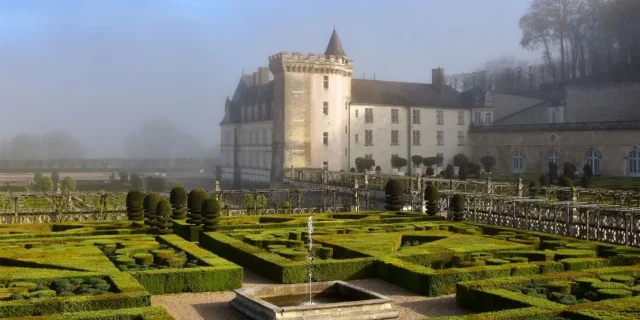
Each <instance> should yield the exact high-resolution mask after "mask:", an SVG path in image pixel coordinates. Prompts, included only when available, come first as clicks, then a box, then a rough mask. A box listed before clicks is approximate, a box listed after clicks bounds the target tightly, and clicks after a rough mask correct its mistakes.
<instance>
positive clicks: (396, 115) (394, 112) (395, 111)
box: [391, 109, 400, 123]
mask: <svg viewBox="0 0 640 320" xmlns="http://www.w3.org/2000/svg"><path fill="white" fill-rule="evenodd" d="M399 122H400V116H399V113H398V109H391V123H399Z"/></svg>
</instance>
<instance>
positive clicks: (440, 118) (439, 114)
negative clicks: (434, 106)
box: [436, 110, 444, 124]
mask: <svg viewBox="0 0 640 320" xmlns="http://www.w3.org/2000/svg"><path fill="white" fill-rule="evenodd" d="M436 118H437V124H444V111H442V110H438V111H436Z"/></svg>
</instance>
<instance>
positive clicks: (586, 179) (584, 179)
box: [580, 175, 591, 189]
mask: <svg viewBox="0 0 640 320" xmlns="http://www.w3.org/2000/svg"><path fill="white" fill-rule="evenodd" d="M580 185H581V186H582V187H583V188H585V189H589V186H590V185H591V179H589V177H587V176H586V175H583V176H582V177H580Z"/></svg>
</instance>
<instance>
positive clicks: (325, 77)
mask: <svg viewBox="0 0 640 320" xmlns="http://www.w3.org/2000/svg"><path fill="white" fill-rule="evenodd" d="M324 88H325V89H329V76H324Z"/></svg>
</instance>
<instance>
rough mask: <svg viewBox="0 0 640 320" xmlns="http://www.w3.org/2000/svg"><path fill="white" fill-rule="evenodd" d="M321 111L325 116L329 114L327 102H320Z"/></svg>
mask: <svg viewBox="0 0 640 320" xmlns="http://www.w3.org/2000/svg"><path fill="white" fill-rule="evenodd" d="M322 113H324V115H325V116H328V115H329V102H326V101H325V102H323V103H322Z"/></svg>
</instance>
